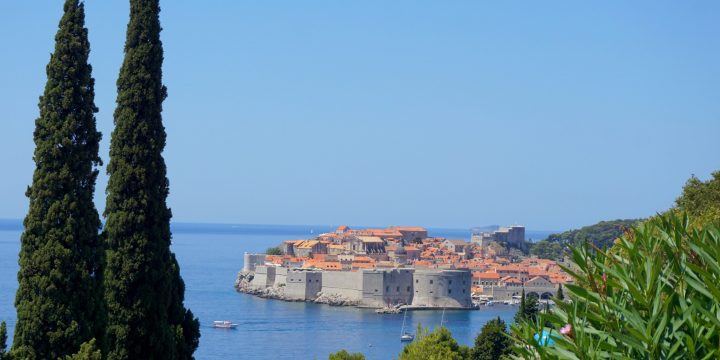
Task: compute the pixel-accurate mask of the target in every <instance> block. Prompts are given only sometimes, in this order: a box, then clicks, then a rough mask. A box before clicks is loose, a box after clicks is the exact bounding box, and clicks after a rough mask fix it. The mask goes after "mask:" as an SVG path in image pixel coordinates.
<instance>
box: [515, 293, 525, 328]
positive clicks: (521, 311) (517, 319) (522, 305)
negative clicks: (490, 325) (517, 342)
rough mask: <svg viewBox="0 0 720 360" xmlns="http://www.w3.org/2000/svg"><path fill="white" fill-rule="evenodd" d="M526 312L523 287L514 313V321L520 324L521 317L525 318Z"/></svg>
mask: <svg viewBox="0 0 720 360" xmlns="http://www.w3.org/2000/svg"><path fill="white" fill-rule="evenodd" d="M526 312H527V305H526V303H525V289H523V290H522V295H521V296H520V307H519V308H518V311H517V312H516V313H515V319H514V320H515V323H516V324H520V323H521V322H522V321H523V319H525V313H526Z"/></svg>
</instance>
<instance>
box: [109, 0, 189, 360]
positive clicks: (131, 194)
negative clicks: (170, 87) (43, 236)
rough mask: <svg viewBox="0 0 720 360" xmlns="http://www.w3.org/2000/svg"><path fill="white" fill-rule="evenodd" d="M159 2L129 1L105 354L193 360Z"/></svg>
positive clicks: (114, 143)
mask: <svg viewBox="0 0 720 360" xmlns="http://www.w3.org/2000/svg"><path fill="white" fill-rule="evenodd" d="M159 15H160V6H159V1H158V0H131V1H130V22H129V23H128V27H127V38H126V40H125V59H124V61H123V64H122V67H121V69H120V76H119V78H118V81H117V88H118V96H117V108H116V110H115V115H114V116H115V129H114V130H113V133H112V139H111V143H110V162H109V164H108V174H109V175H110V179H109V182H108V188H107V204H106V208H105V217H106V224H105V238H106V246H107V252H106V259H107V260H106V268H105V300H106V304H107V307H108V325H107V332H106V335H107V336H106V339H105V341H106V342H105V345H104V346H105V350H106V354H107V358H108V359H111V360H115V359H192V358H193V356H192V354H193V352H194V351H195V349H196V348H197V345H198V339H199V337H200V332H199V324H198V321H197V319H196V318H195V317H194V316H193V314H192V313H191V312H190V311H189V310H186V309H185V307H184V305H183V300H184V293H185V285H184V283H183V281H182V279H181V278H180V270H179V267H178V263H177V261H176V259H175V255H174V254H173V253H172V252H171V251H170V237H171V234H170V217H171V213H170V209H169V208H168V207H167V205H166V199H167V196H168V189H169V184H168V179H167V177H166V168H165V161H164V159H163V157H162V152H163V149H164V148H165V138H166V134H165V128H164V126H163V124H162V117H161V112H162V102H163V100H164V99H165V97H166V96H167V91H166V88H165V86H163V84H162V62H163V49H162V43H161V42H160V31H161V28H160V19H159Z"/></svg>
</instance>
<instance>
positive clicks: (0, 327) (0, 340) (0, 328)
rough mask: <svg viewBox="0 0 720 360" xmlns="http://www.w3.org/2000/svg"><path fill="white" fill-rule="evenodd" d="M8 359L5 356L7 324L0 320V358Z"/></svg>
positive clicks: (1, 359) (2, 359)
mask: <svg viewBox="0 0 720 360" xmlns="http://www.w3.org/2000/svg"><path fill="white" fill-rule="evenodd" d="M6 359H9V357H8V356H7V324H6V323H5V321H3V322H0V360H6Z"/></svg>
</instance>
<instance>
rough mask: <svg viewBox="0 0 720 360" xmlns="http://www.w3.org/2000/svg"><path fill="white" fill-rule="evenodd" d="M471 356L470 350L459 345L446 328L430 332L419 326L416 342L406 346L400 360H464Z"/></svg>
mask: <svg viewBox="0 0 720 360" xmlns="http://www.w3.org/2000/svg"><path fill="white" fill-rule="evenodd" d="M469 356H470V349H469V348H468V347H467V346H463V345H458V343H457V341H455V339H453V337H452V334H451V333H450V330H448V329H447V328H446V327H442V326H441V327H439V328H437V329H435V331H433V332H430V331H429V330H428V329H426V328H423V327H421V326H418V329H417V332H416V334H415V341H413V342H411V343H409V344H407V345H405V348H403V350H402V352H401V353H400V357H399V360H462V359H467V358H468V357H469Z"/></svg>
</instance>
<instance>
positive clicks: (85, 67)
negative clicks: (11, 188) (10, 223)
mask: <svg viewBox="0 0 720 360" xmlns="http://www.w3.org/2000/svg"><path fill="white" fill-rule="evenodd" d="M89 53H90V44H89V41H88V31H87V29H86V28H85V10H84V5H83V4H82V3H80V2H79V1H78V0H66V1H65V4H64V7H63V16H62V18H61V20H60V23H59V26H58V31H57V33H56V35H55V49H54V51H53V53H52V55H51V56H50V61H49V62H48V65H47V67H46V73H47V82H46V83H45V89H44V92H43V96H42V97H40V103H39V108H40V116H39V117H38V118H37V120H36V121H35V132H34V134H33V140H34V142H35V151H34V154H33V160H34V162H35V171H34V173H33V178H32V184H31V186H30V187H28V189H27V192H26V196H27V197H28V199H29V201H30V206H29V209H28V213H27V215H26V216H25V220H24V222H23V224H24V228H25V229H24V231H23V233H22V236H21V245H20V261H19V265H20V270H19V271H18V289H17V292H16V296H15V308H16V309H17V323H16V325H15V335H14V336H13V349H12V353H13V356H14V357H15V358H18V359H57V358H63V357H64V356H66V355H69V354H73V353H75V352H77V351H78V349H79V348H80V345H81V344H82V343H83V342H85V341H88V340H90V339H91V338H93V337H96V336H98V335H100V332H101V331H102V293H101V286H100V285H101V284H100V279H101V276H100V267H101V264H102V244H101V243H100V239H99V237H98V230H99V229H100V225H101V224H100V217H99V215H98V212H97V210H96V208H95V204H94V203H93V194H94V191H95V179H96V178H97V174H98V171H97V170H96V169H95V167H96V166H98V165H100V164H101V161H100V158H99V157H98V146H99V145H98V143H99V141H100V137H101V135H100V133H99V132H98V131H97V129H96V123H95V113H96V112H97V108H96V107H95V104H94V98H95V91H94V82H95V81H94V80H93V78H92V74H91V73H92V68H91V66H90V64H88V56H89Z"/></svg>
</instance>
